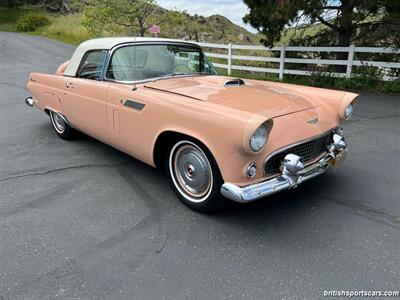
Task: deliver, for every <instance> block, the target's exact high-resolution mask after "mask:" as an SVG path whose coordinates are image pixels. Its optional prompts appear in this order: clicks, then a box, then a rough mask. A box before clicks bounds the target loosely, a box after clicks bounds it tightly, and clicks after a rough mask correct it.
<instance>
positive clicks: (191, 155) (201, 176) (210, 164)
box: [166, 140, 227, 212]
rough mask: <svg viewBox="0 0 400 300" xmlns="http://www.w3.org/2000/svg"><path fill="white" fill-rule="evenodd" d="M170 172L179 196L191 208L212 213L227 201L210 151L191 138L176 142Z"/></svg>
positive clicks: (171, 150) (172, 148) (168, 167)
mask: <svg viewBox="0 0 400 300" xmlns="http://www.w3.org/2000/svg"><path fill="white" fill-rule="evenodd" d="M166 163H167V170H168V175H169V178H170V181H171V184H172V188H173V189H174V191H175V193H176V194H177V195H178V197H179V199H180V200H181V201H182V202H183V203H184V204H185V205H187V206H188V207H190V208H191V209H194V210H196V211H201V212H213V211H216V210H219V209H221V208H222V207H223V206H224V205H225V204H226V202H227V201H226V199H225V198H223V197H222V195H221V194H220V188H221V185H222V178H221V174H220V172H219V169H218V166H217V164H216V162H215V160H214V158H213V157H212V155H211V153H210V152H209V151H208V150H207V149H205V148H204V147H202V146H200V145H198V144H197V143H195V142H193V141H190V140H181V141H178V142H176V143H175V144H174V145H173V146H172V147H171V149H170V152H169V155H168V159H167V162H166Z"/></svg>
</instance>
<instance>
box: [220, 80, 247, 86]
mask: <svg viewBox="0 0 400 300" xmlns="http://www.w3.org/2000/svg"><path fill="white" fill-rule="evenodd" d="M240 85H245V83H244V81H243V80H242V79H239V78H237V79H230V80H227V81H225V83H224V86H240Z"/></svg>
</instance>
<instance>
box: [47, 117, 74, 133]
mask: <svg viewBox="0 0 400 300" xmlns="http://www.w3.org/2000/svg"><path fill="white" fill-rule="evenodd" d="M49 115H50V121H51V125H52V126H53V129H54V131H55V132H56V133H57V135H58V136H59V137H61V138H63V139H67V140H68V139H71V138H72V137H73V134H74V130H73V129H72V128H71V126H69V125H68V123H67V122H66V121H65V119H64V117H63V116H62V115H61V114H59V113H57V112H54V111H50V113H49Z"/></svg>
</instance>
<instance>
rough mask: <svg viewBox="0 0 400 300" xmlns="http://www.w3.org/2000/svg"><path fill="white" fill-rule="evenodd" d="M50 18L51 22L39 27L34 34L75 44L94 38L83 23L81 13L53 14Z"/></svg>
mask: <svg viewBox="0 0 400 300" xmlns="http://www.w3.org/2000/svg"><path fill="white" fill-rule="evenodd" d="M50 20H51V24H50V25H49V26H46V27H42V28H39V29H38V30H36V31H35V32H34V34H37V35H42V36H45V37H49V38H53V39H56V40H59V41H63V42H65V43H69V44H74V45H78V44H80V43H81V42H83V41H85V40H88V39H90V38H92V36H91V35H90V33H89V32H88V31H87V30H86V28H85V27H84V26H83V25H82V16H81V15H80V14H72V15H67V16H51V17H50Z"/></svg>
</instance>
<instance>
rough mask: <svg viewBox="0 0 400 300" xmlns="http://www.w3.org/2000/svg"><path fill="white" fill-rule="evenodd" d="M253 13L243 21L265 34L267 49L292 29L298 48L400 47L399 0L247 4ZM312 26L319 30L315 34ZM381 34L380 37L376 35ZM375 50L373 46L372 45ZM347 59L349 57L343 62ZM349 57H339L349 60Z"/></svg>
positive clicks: (256, 0) (260, 1) (283, 0)
mask: <svg viewBox="0 0 400 300" xmlns="http://www.w3.org/2000/svg"><path fill="white" fill-rule="evenodd" d="M244 2H245V3H246V4H247V6H248V7H249V8H250V12H249V13H248V14H247V15H246V16H245V17H244V18H243V20H244V21H245V22H246V23H248V24H250V25H252V26H253V27H255V28H256V29H257V30H258V31H259V32H261V33H262V34H263V35H264V36H265V39H263V40H262V42H263V43H264V45H266V46H272V45H273V44H274V42H276V41H279V39H280V38H281V34H282V32H283V31H284V29H285V28H287V27H288V26H290V27H294V29H295V30H293V32H296V35H295V36H293V38H292V39H291V41H292V42H295V43H297V44H317V45H318V44H319V45H334V46H349V45H350V44H352V43H357V44H363V43H365V42H368V43H371V40H370V38H371V37H372V36H374V37H375V38H376V40H375V41H374V42H373V44H374V45H382V46H398V45H399V43H400V41H399V35H400V1H397V0H244ZM310 26H318V30H315V31H316V33H314V34H299V31H300V32H302V33H307V30H306V29H307V28H309V27H310ZM308 32H309V31H308ZM376 33H379V34H376ZM369 45H370V46H371V44H369ZM343 56H345V57H344V58H343ZM346 57H347V53H341V54H338V59H346Z"/></svg>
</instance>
